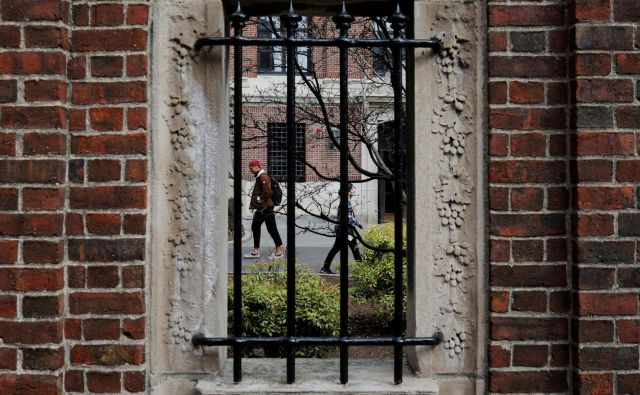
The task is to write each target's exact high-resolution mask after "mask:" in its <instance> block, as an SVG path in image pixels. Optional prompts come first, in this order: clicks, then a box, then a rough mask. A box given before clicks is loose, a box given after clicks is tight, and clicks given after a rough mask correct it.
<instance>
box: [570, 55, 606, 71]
mask: <svg viewBox="0 0 640 395" xmlns="http://www.w3.org/2000/svg"><path fill="white" fill-rule="evenodd" d="M571 68H572V70H573V73H574V74H575V75H576V76H592V75H593V76H596V75H598V76H600V75H609V73H610V72H611V56H610V55H609V54H599V53H580V54H575V55H573V56H572V58H571Z"/></svg>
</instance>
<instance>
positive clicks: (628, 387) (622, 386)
mask: <svg viewBox="0 0 640 395" xmlns="http://www.w3.org/2000/svg"><path fill="white" fill-rule="evenodd" d="M617 377H618V381H617V384H618V391H620V393H623V394H631V393H633V392H634V391H637V389H638V388H640V374H638V373H619V374H618V375H617Z"/></svg>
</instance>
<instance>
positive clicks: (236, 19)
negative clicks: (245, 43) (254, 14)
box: [229, 0, 247, 29]
mask: <svg viewBox="0 0 640 395" xmlns="http://www.w3.org/2000/svg"><path fill="white" fill-rule="evenodd" d="M229 20H230V21H231V26H233V27H234V28H236V29H242V28H243V27H244V22H245V21H246V20H247V15H246V14H245V13H244V12H242V8H241V7H240V0H238V2H237V3H236V10H235V11H234V12H233V14H231V15H229Z"/></svg>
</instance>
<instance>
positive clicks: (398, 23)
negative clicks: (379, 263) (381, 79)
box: [389, 3, 407, 384]
mask: <svg viewBox="0 0 640 395" xmlns="http://www.w3.org/2000/svg"><path fill="white" fill-rule="evenodd" d="M389 20H390V21H391V27H392V29H393V40H401V39H402V31H403V30H404V26H405V23H406V21H407V17H406V16H405V15H404V14H402V12H401V11H400V4H399V3H398V5H397V6H396V11H395V12H394V13H393V15H391V16H390V17H389ZM391 53H392V57H393V69H392V71H391V72H392V74H391V78H392V85H393V140H394V141H393V152H394V156H393V158H394V159H393V160H394V162H395V163H394V165H395V168H394V172H395V174H394V176H395V177H394V201H395V205H396V207H395V209H396V210H395V229H394V236H395V237H394V239H395V240H394V248H395V253H394V269H395V278H394V303H393V309H394V311H393V313H394V314H393V321H394V322H393V333H394V335H395V336H396V337H400V336H402V316H403V314H402V313H403V311H404V308H403V303H402V302H403V298H402V296H403V293H402V280H403V278H402V266H403V264H402V261H403V258H404V256H403V255H404V254H403V253H402V250H403V245H402V239H403V237H402V233H403V226H402V225H403V212H404V205H403V197H402V170H403V165H402V155H401V153H400V150H401V149H402V135H403V133H404V129H403V118H404V111H403V107H402V54H401V48H400V47H393V48H391ZM393 370H394V374H393V376H394V382H395V383H396V384H400V383H402V345H401V344H396V345H394V350H393Z"/></svg>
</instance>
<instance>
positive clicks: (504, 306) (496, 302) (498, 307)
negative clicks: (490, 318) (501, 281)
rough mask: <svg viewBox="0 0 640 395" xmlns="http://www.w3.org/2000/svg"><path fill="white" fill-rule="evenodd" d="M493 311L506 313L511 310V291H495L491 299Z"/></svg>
mask: <svg viewBox="0 0 640 395" xmlns="http://www.w3.org/2000/svg"><path fill="white" fill-rule="evenodd" d="M489 303H490V306H491V311H492V312H494V313H506V312H507V311H509V291H493V292H491V299H490V302H489Z"/></svg>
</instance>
